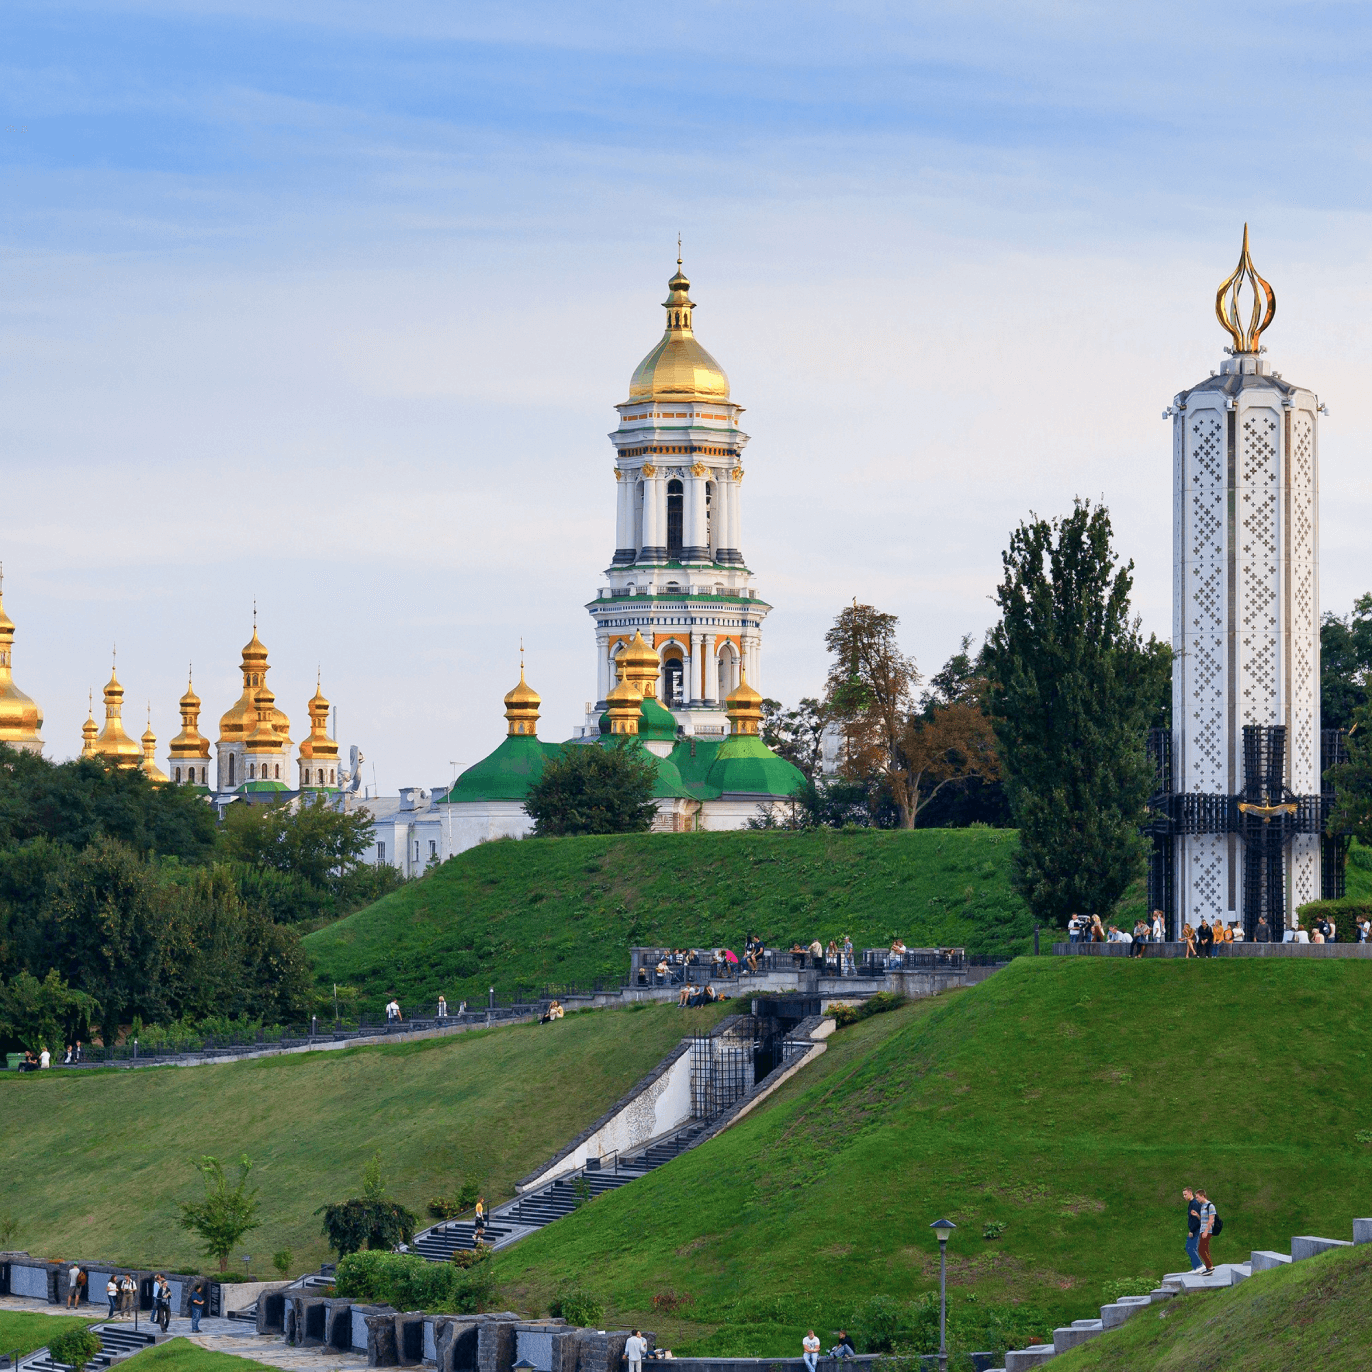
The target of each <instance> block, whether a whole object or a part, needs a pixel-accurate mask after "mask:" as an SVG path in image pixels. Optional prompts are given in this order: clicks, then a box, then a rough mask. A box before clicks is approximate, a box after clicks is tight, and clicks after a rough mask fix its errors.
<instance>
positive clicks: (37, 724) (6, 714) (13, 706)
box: [0, 576, 43, 752]
mask: <svg viewBox="0 0 1372 1372" xmlns="http://www.w3.org/2000/svg"><path fill="white" fill-rule="evenodd" d="M2 585H3V577H2V576H0V586H2ZM13 660H14V621H13V620H12V619H11V618H10V617H9V615H7V614H6V613H5V602H4V597H3V594H0V743H8V744H9V746H10V747H11V748H24V749H27V750H30V751H33V752H41V751H42V749H43V736H42V733H41V730H42V728H43V712H42V710H40V709H39V708H38V706H37V704H36V703H35V702H34V701H33V700H32V699H31V698H30V697H29V696H26V695H25V694H24V693H23V691H21V690H20V689H19V688H18V687H17V686H16V685H15V684H14V679H13V677H12V676H11V669H12V665H13Z"/></svg>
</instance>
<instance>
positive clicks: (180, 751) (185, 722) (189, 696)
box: [167, 679, 210, 762]
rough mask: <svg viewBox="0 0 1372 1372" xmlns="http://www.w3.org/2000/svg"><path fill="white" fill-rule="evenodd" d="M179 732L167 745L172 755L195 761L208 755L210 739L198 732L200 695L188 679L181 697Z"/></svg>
mask: <svg viewBox="0 0 1372 1372" xmlns="http://www.w3.org/2000/svg"><path fill="white" fill-rule="evenodd" d="M179 703H180V708H181V732H180V733H179V734H177V736H176V737H175V738H174V739H172V741H171V742H170V743H169V744H168V745H167V751H168V752H169V753H170V754H171V756H172V757H174V758H177V759H183V758H184V759H185V760H186V761H190V760H191V759H192V758H194V759H195V760H196V761H197V762H198V761H199V760H200V759H201V758H207V757H209V755H210V741H209V739H207V738H206V737H205V736H204V734H202V733H201V732H200V697H199V696H198V695H196V693H195V688H194V687H193V686H192V685H191V683H190V680H189V679H187V681H186V694H185V695H183V696H182V697H181V700H180V702H179Z"/></svg>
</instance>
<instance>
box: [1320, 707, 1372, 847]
mask: <svg viewBox="0 0 1372 1372" xmlns="http://www.w3.org/2000/svg"><path fill="white" fill-rule="evenodd" d="M1352 725H1353V727H1352V728H1351V729H1350V731H1349V733H1348V737H1347V739H1346V740H1345V744H1346V746H1347V748H1348V761H1347V762H1345V763H1343V764H1342V765H1341V766H1338V767H1331V768H1330V769H1329V778H1330V780H1331V781H1332V782H1333V783H1334V806H1333V809H1332V810H1331V811H1330V814H1329V822H1328V824H1327V826H1326V832H1328V833H1330V834H1339V835H1343V834H1350V835H1352V836H1353V837H1354V838H1356V839H1357V840H1358V842H1359V843H1361V844H1364V845H1369V846H1372V702H1365V703H1364V704H1362V705H1360V706H1359V707H1358V708H1357V710H1356V711H1355V712H1354V714H1353V721H1352Z"/></svg>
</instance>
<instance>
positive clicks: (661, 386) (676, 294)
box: [629, 257, 729, 400]
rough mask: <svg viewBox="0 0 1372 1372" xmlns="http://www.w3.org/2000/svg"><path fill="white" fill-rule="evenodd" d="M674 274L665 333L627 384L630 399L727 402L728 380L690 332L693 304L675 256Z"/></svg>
mask: <svg viewBox="0 0 1372 1372" xmlns="http://www.w3.org/2000/svg"><path fill="white" fill-rule="evenodd" d="M676 266H677V272H676V275H675V276H674V277H672V279H671V280H670V281H669V282H668V283H667V299H666V300H664V301H663V302H662V303H663V305H664V306H665V307H666V310H667V331H666V332H665V333H664V334H663V335H662V341H661V342H660V343H658V345H657V347H655V348H654V349H653V350H652V352H650V353H649V354H648V356H647V357H645V358H644V359H643V361H642V362H640V363H639V364H638V369H637V370H636V371H635V372H634V375H633V379H632V380H631V381H630V382H629V399H630V400H648V399H651V398H653V397H655V396H664V397H666V396H672V397H676V398H679V399H691V398H696V399H700V400H728V398H729V378H728V377H727V376H725V375H724V368H723V367H721V366H720V365H719V363H718V362H716V361H715V360H714V358H713V357H711V356H710V354H709V353H707V352H706V351H705V349H704V348H702V347H701V346H700V344H699V343H697V342H696V337H695V334H694V333H693V332H692V331H691V314H692V312H693V311H694V310H695V302H694V301H693V300H692V299H691V298H690V296H689V295H688V294H687V292H688V291H689V290H690V288H691V283H690V282H689V281H688V280H687V279H686V277H685V276H684V275H683V274H682V271H681V259H680V258H679V257H678V258H677V262H676Z"/></svg>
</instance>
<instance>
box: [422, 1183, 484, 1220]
mask: <svg viewBox="0 0 1372 1372" xmlns="http://www.w3.org/2000/svg"><path fill="white" fill-rule="evenodd" d="M480 1195H481V1187H480V1186H479V1185H478V1184H477V1183H476V1182H474V1181H464V1182H463V1183H462V1189H461V1190H460V1191H459V1192H458V1193H457V1195H455V1196H435V1197H434V1198H433V1200H431V1201H430V1202H429V1214H431V1215H432V1216H433V1217H434V1219H436V1220H450V1219H452V1218H453V1216H454V1215H464V1214H466V1212H467V1211H468V1210H471V1209H472V1208H473V1207H474V1206H475V1205H476V1201H477V1197H478V1196H480Z"/></svg>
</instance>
